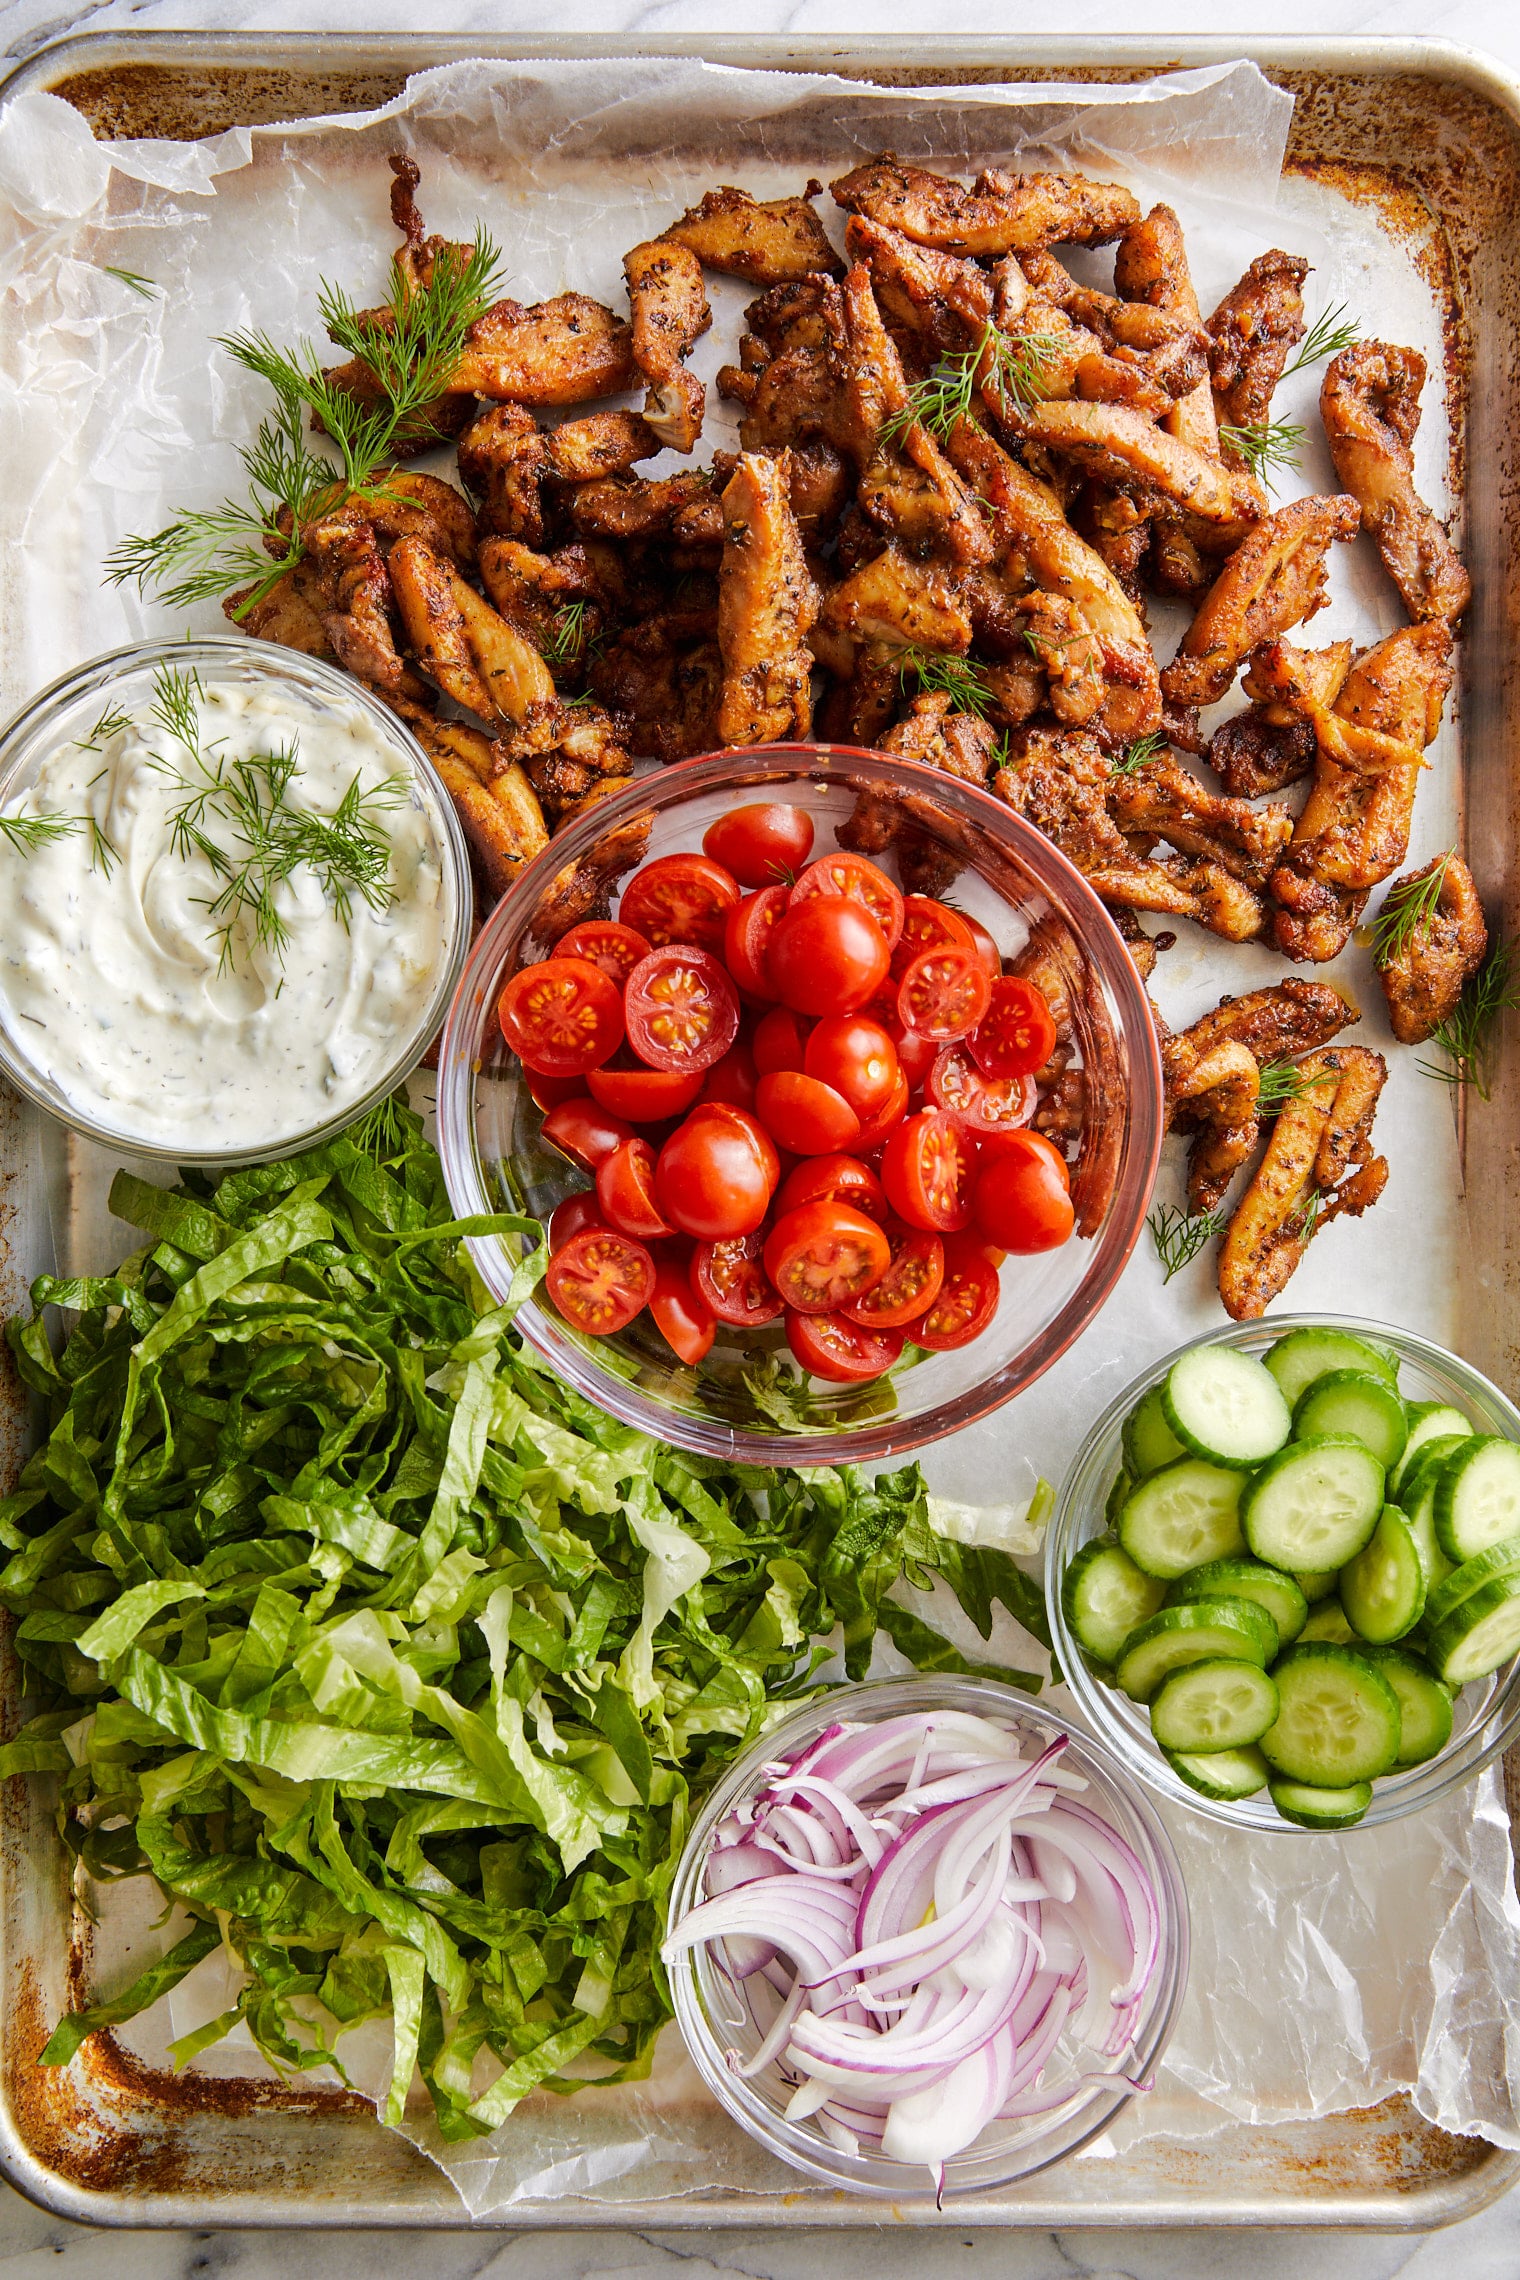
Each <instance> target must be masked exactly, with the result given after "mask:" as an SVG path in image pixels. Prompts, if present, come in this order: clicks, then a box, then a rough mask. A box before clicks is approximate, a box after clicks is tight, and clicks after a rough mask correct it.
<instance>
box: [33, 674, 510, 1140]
mask: <svg viewBox="0 0 1520 2280" xmlns="http://www.w3.org/2000/svg"><path fill="white" fill-rule="evenodd" d="M165 665H167V666H169V667H172V668H177V669H179V670H180V671H181V672H195V673H198V674H199V675H200V677H201V679H202V681H203V682H207V683H220V684H222V685H223V686H226V685H227V684H229V683H232V684H239V683H241V684H254V683H257V684H262V685H274V686H283V687H285V688H288V689H292V690H297V691H299V692H300V695H301V697H302V699H303V701H304V703H305V704H306V705H309V706H312V707H314V708H316V709H317V710H319V711H326V710H331V711H332V712H334V713H341V712H347V713H348V714H349V715H352V714H353V713H354V712H358V713H359V714H360V715H362V716H363V718H364V720H365V721H366V723H367V724H368V725H369V726H370V727H371V728H373V729H374V730H375V731H376V732H377V733H378V735H379V736H380V737H381V738H382V739H383V741H384V743H385V744H386V745H387V746H388V747H389V749H390V752H391V754H392V756H393V760H394V765H395V768H396V772H397V773H398V774H400V775H402V776H404V777H405V778H406V779H408V780H409V783H410V800H411V804H412V805H413V806H414V807H416V808H418V809H419V810H421V811H422V813H423V814H425V815H426V817H427V819H428V822H429V824H430V826H431V830H432V834H433V839H434V842H435V844H436V847H437V850H438V859H439V863H440V866H441V869H442V874H443V891H444V895H445V898H446V900H445V908H444V950H443V955H442V956H441V957H440V958H439V960H438V963H437V965H436V967H435V968H434V971H433V973H432V975H431V977H430V979H429V983H428V987H427V989H426V991H425V992H424V993H423V994H422V995H421V996H419V997H418V999H417V1001H416V1008H415V1011H414V1013H413V1014H412V1016H411V1018H410V1019H409V1020H408V1022H407V1024H406V1026H405V1028H404V1029H401V1030H398V1031H397V1032H396V1034H395V1036H394V1037H393V1039H392V1040H391V1043H390V1048H389V1050H388V1051H387V1052H386V1054H385V1056H384V1058H383V1060H380V1061H378V1062H376V1064H375V1065H374V1066H373V1068H372V1071H371V1074H370V1076H369V1078H368V1081H367V1082H366V1083H365V1087H364V1090H363V1091H362V1092H361V1093H359V1094H357V1095H356V1096H355V1097H353V1098H352V1099H350V1100H349V1101H347V1102H346V1103H345V1104H344V1106H343V1108H342V1109H341V1111H339V1112H338V1113H336V1114H334V1115H332V1116H327V1117H324V1118H323V1119H322V1120H321V1122H320V1123H317V1124H310V1125H299V1124H298V1125H296V1126H294V1127H292V1126H290V1125H288V1124H287V1125H286V1126H285V1127H284V1128H283V1129H277V1128H276V1126H275V1124H274V1122H273V1121H271V1126H270V1129H269V1131H268V1132H267V1133H263V1134H260V1136H259V1139H258V1142H257V1143H256V1144H254V1143H250V1142H239V1143H238V1144H236V1145H227V1146H223V1147H207V1146H206V1145H205V1141H204V1138H203V1137H200V1138H198V1136H197V1134H196V1133H195V1132H194V1131H187V1132H186V1133H184V1135H183V1136H182V1137H181V1136H176V1137H175V1138H173V1139H172V1140H165V1139H164V1138H162V1137H161V1136H157V1137H155V1136H152V1135H148V1136H145V1135H143V1134H141V1133H137V1132H133V1131H131V1130H129V1129H126V1128H125V1127H118V1126H116V1125H113V1124H112V1123H111V1122H109V1121H108V1120H106V1119H104V1118H101V1117H98V1116H96V1115H93V1114H92V1113H91V1112H90V1111H89V1110H88V1109H87V1108H84V1107H82V1106H81V1105H80V1104H79V1103H77V1102H76V1101H74V1100H73V1099H72V1098H71V1097H70V1096H69V1095H68V1094H67V1093H66V1092H65V1091H64V1089H63V1088H62V1086H61V1085H60V1084H59V1083H58V1082H57V1081H56V1079H55V1078H54V1077H53V1076H52V1075H51V1074H50V1073H49V1072H48V1071H47V1070H46V1069H44V1068H41V1067H39V1066H38V1064H37V1062H36V1061H35V1060H34V1059H33V1057H32V1055H31V1053H30V1052H29V1051H28V1050H27V1047H26V1044H25V1042H24V1041H23V1040H22V1039H20V1038H18V1036H17V1034H16V1031H15V1029H14V1028H13V1027H12V1026H11V1024H10V1021H9V1019H8V1015H7V1008H6V1006H5V1003H4V1000H3V997H0V1067H3V1068H4V1071H5V1074H6V1075H7V1076H8V1077H9V1078H10V1080H11V1082H12V1083H13V1084H14V1085H15V1086H16V1087H17V1089H18V1090H19V1091H21V1092H24V1093H26V1094H28V1095H29V1096H30V1097H31V1098H32V1099H33V1100H35V1101H37V1102H38V1103H39V1104H40V1105H41V1106H42V1107H43V1108H45V1109H48V1110H49V1111H51V1113H52V1114H53V1115H54V1116H56V1117H57V1118H58V1119H59V1120H60V1122H62V1123H64V1124H67V1125H69V1126H70V1127H72V1129H73V1130H74V1131H76V1132H80V1133H83V1135H84V1137H85V1138H86V1139H87V1140H94V1141H96V1142H98V1143H99V1145H100V1146H102V1147H105V1148H111V1149H114V1150H116V1151H118V1152H121V1153H125V1154H127V1155H131V1156H136V1157H139V1158H146V1159H148V1160H150V1161H155V1162H160V1163H165V1164H199V1165H205V1166H207V1167H211V1168H215V1167H230V1166H232V1165H235V1164H247V1163H255V1162H258V1161H259V1160H260V1159H262V1158H268V1157H272V1156H277V1155H293V1154H295V1153H297V1152H298V1151H299V1150H301V1149H303V1148H311V1147H316V1146H317V1145H319V1144H320V1143H321V1142H322V1141H324V1140H328V1139H331V1138H332V1137H333V1136H334V1134H336V1133H338V1132H341V1131H342V1130H343V1129H344V1127H345V1126H346V1125H349V1124H352V1123H353V1122H354V1121H355V1119H356V1118H358V1117H360V1116H362V1115H363V1114H364V1112H365V1111H366V1109H369V1108H372V1107H373V1106H374V1104H375V1102H376V1101H378V1100H383V1099H384V1097H385V1095H386V1094H387V1093H389V1092H393V1091H394V1090H395V1088H396V1086H397V1085H399V1084H400V1083H401V1081H402V1079H403V1078H404V1077H405V1076H406V1075H407V1074H408V1073H409V1071H410V1070H412V1069H413V1068H415V1067H416V1065H417V1063H418V1061H420V1059H421V1058H422V1055H423V1054H424V1053H425V1052H426V1050H427V1048H428V1046H429V1044H430V1043H431V1042H432V1040H433V1038H434V1037H435V1036H436V1035H437V1033H438V1030H439V1028H440V1026H441V1024H442V1021H443V1017H444V1014H445V1012H446V1010H447V1008H448V1003H449V1000H450V998H451V997H452V996H453V994H454V990H455V987H456V985H457V983H458V980H459V975H460V970H461V968H462V967H463V965H464V959H465V952H466V950H467V949H468V947H469V932H470V918H471V912H472V907H473V893H472V887H471V879H470V860H469V854H468V851H467V849H466V846H465V840H464V834H463V832H462V831H461V829H460V826H459V821H458V818H457V817H456V815H455V813H454V808H453V803H452V801H451V800H450V799H449V796H448V794H447V792H446V791H445V790H444V788H443V785H442V783H441V781H440V780H439V778H438V776H437V774H436V773H435V771H434V769H433V765H432V762H431V761H430V760H429V759H428V757H427V755H426V754H425V753H424V751H423V749H422V747H421V745H420V744H418V742H417V740H416V738H415V737H414V736H413V735H412V734H411V731H410V730H409V729H407V728H406V727H405V726H404V725H403V723H402V722H401V721H400V720H399V719H398V718H397V716H396V714H395V713H393V712H392V711H391V710H390V708H389V706H388V705H385V704H382V703H381V701H380V699H379V698H378V697H377V696H375V695H374V693H373V692H372V691H371V690H369V689H367V688H366V687H365V686H364V684H363V683H362V682H360V681H355V680H352V679H350V677H349V675H348V674H346V673H340V672H339V671H338V670H337V669H336V667H334V666H331V665H324V664H322V663H321V662H320V660H318V659H317V658H314V657H306V656H303V655H302V654H301V653H300V652H299V651H296V650H291V649H282V648H279V647H276V646H275V645H274V644H273V643H270V642H267V641H253V640H246V639H237V638H233V637H227V638H224V639H210V640H194V641H144V642H134V643H133V644H132V645H131V646H130V647H128V648H125V649H113V650H110V651H108V652H107V653H106V654H105V655H104V656H101V657H92V658H91V659H90V660H89V662H88V663H87V664H85V665H80V666H76V668H75V669H74V671H73V672H71V673H65V674H64V675H63V676H62V677H61V679H59V680H57V681H54V682H53V683H52V685H51V686H50V687H49V688H46V689H44V690H43V691H42V692H41V694H40V695H39V696H36V697H33V698H32V699H31V701H30V702H29V703H28V704H26V705H24V706H23V707H22V709H21V710H20V712H18V713H17V714H16V715H15V716H14V717H13V718H12V719H11V720H10V721H9V722H8V723H7V724H6V725H5V726H4V728H3V729H0V804H3V803H4V802H5V801H6V800H7V799H9V798H11V797H12V796H13V795H14V794H15V793H17V792H21V791H24V790H26V789H27V788H29V787H30V785H31V784H33V783H34V782H35V780H36V777H37V773H38V771H39V769H40V768H41V767H42V765H43V764H44V762H45V761H46V760H47V758H48V757H49V755H50V754H52V753H54V752H56V751H57V750H58V749H59V747H60V746H61V745H64V744H66V743H68V742H69V741H71V739H73V738H83V737H86V736H88V735H89V733H90V730H91V726H92V724H93V723H94V722H96V721H97V720H98V719H99V718H100V716H101V714H102V712H103V711H104V710H105V709H106V707H107V706H108V705H123V706H128V707H130V706H131V705H133V704H134V703H137V702H142V701H145V700H150V699H151V697H152V693H153V677H154V674H155V672H156V671H157V670H158V669H159V668H160V667H161V666H165Z"/></svg>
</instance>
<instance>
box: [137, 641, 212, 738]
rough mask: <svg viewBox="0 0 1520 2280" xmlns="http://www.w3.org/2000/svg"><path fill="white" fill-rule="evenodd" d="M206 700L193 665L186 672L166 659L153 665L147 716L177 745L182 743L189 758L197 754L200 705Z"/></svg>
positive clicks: (199, 733)
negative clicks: (151, 694) (151, 695)
mask: <svg viewBox="0 0 1520 2280" xmlns="http://www.w3.org/2000/svg"><path fill="white" fill-rule="evenodd" d="M205 701H206V692H205V690H204V688H203V687H202V686H201V677H200V675H199V673H198V672H196V670H195V668H194V666H191V667H190V669H189V670H188V671H187V672H182V671H181V669H180V668H179V666H177V665H170V664H168V663H167V662H166V661H160V663H158V664H157V665H155V666H154V668H153V702H152V704H151V705H150V706H149V708H148V717H149V719H150V720H154V721H156V722H157V723H158V726H159V727H160V728H161V729H162V730H163V731H164V733H165V735H166V736H170V737H172V738H173V739H174V742H175V743H176V744H182V745H183V746H184V748H185V750H186V751H187V752H188V753H189V754H190V756H191V758H192V759H195V758H198V757H199V754H200V748H201V744H200V735H201V713H200V708H201V706H202V705H203V704H204V703H205Z"/></svg>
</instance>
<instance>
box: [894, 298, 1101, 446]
mask: <svg viewBox="0 0 1520 2280" xmlns="http://www.w3.org/2000/svg"><path fill="white" fill-rule="evenodd" d="M1060 346H1061V342H1060V340H1059V339H1058V338H1057V336H1056V335H1055V334H1054V333H1022V334H1016V333H1005V332H1000V331H999V330H998V328H997V326H996V325H995V324H993V323H992V322H991V320H990V319H989V321H988V322H987V323H986V324H984V325H983V327H982V329H981V332H980V334H979V335H978V337H977V339H976V341H975V343H974V344H973V346H972V347H970V348H967V349H962V350H961V352H960V353H959V355H956V356H942V357H941V358H940V360H939V362H938V363H937V364H936V365H935V367H934V369H933V371H932V372H930V373H929V374H928V375H927V376H926V377H925V378H924V379H922V380H917V381H915V382H914V384H913V386H912V387H911V388H910V389H909V391H908V400H907V402H906V403H905V404H904V405H903V407H902V409H901V410H900V411H897V412H894V413H893V415H892V417H891V418H890V419H889V420H887V421H886V422H885V424H884V425H883V427H882V430H881V441H882V442H883V443H895V442H897V441H898V440H899V439H900V438H901V437H902V436H904V435H906V433H907V431H908V429H909V428H910V427H913V426H915V425H917V426H919V427H924V428H927V429H928V431H929V433H930V434H931V435H932V436H934V437H936V438H937V440H938V441H939V442H941V443H946V442H948V441H949V439H950V437H951V436H952V435H953V434H954V432H955V430H956V428H957V427H958V426H959V425H960V423H961V421H962V420H966V419H969V418H970V417H971V406H972V403H973V401H974V399H975V397H976V394H977V391H978V390H979V389H984V388H985V389H989V390H992V389H995V390H996V391H997V392H998V393H999V394H1001V395H1002V396H1004V397H1006V398H1008V399H1010V400H1011V402H1012V404H1013V406H1014V408H1015V410H1016V411H1018V412H1020V413H1027V412H1030V411H1032V410H1033V409H1034V406H1035V405H1036V404H1038V403H1041V402H1043V401H1044V393H1045V391H1044V386H1043V380H1044V372H1045V367H1046V365H1047V364H1048V363H1049V361H1050V358H1051V357H1052V356H1053V355H1055V354H1056V352H1057V351H1058V350H1059V348H1060ZM989 361H990V370H988V371H986V372H984V371H983V369H982V367H983V365H984V364H987V363H989Z"/></svg>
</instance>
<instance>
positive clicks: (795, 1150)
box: [755, 1069, 860, 1156]
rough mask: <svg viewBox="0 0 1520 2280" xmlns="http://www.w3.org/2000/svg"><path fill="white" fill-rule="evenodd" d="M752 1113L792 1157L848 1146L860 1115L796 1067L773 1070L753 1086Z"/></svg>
mask: <svg viewBox="0 0 1520 2280" xmlns="http://www.w3.org/2000/svg"><path fill="white" fill-rule="evenodd" d="M755 1114H756V1115H757V1116H758V1117H759V1119H760V1121H761V1123H762V1124H763V1125H764V1126H765V1129H766V1131H767V1132H769V1134H770V1136H771V1138H772V1139H773V1140H775V1141H776V1142H777V1143H778V1145H779V1146H781V1147H783V1148H789V1149H790V1150H791V1152H792V1154H793V1155H794V1156H822V1155H826V1154H828V1153H829V1152H831V1151H832V1150H834V1149H837V1148H849V1147H852V1146H853V1145H854V1143H855V1141H856V1140H858V1139H859V1137H860V1118H859V1117H858V1116H857V1115H856V1114H855V1111H854V1109H853V1108H851V1106H850V1104H849V1102H848V1101H847V1100H846V1099H845V1097H844V1095H843V1094H842V1093H837V1092H835V1090H834V1088H833V1086H832V1085H825V1084H821V1083H820V1082H819V1080H818V1079H817V1077H808V1076H804V1075H803V1073H802V1071H801V1070H800V1069H776V1070H774V1071H773V1072H772V1073H771V1075H770V1076H768V1077H762V1078H761V1079H760V1082H759V1083H758V1084H757V1085H756V1087H755Z"/></svg>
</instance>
